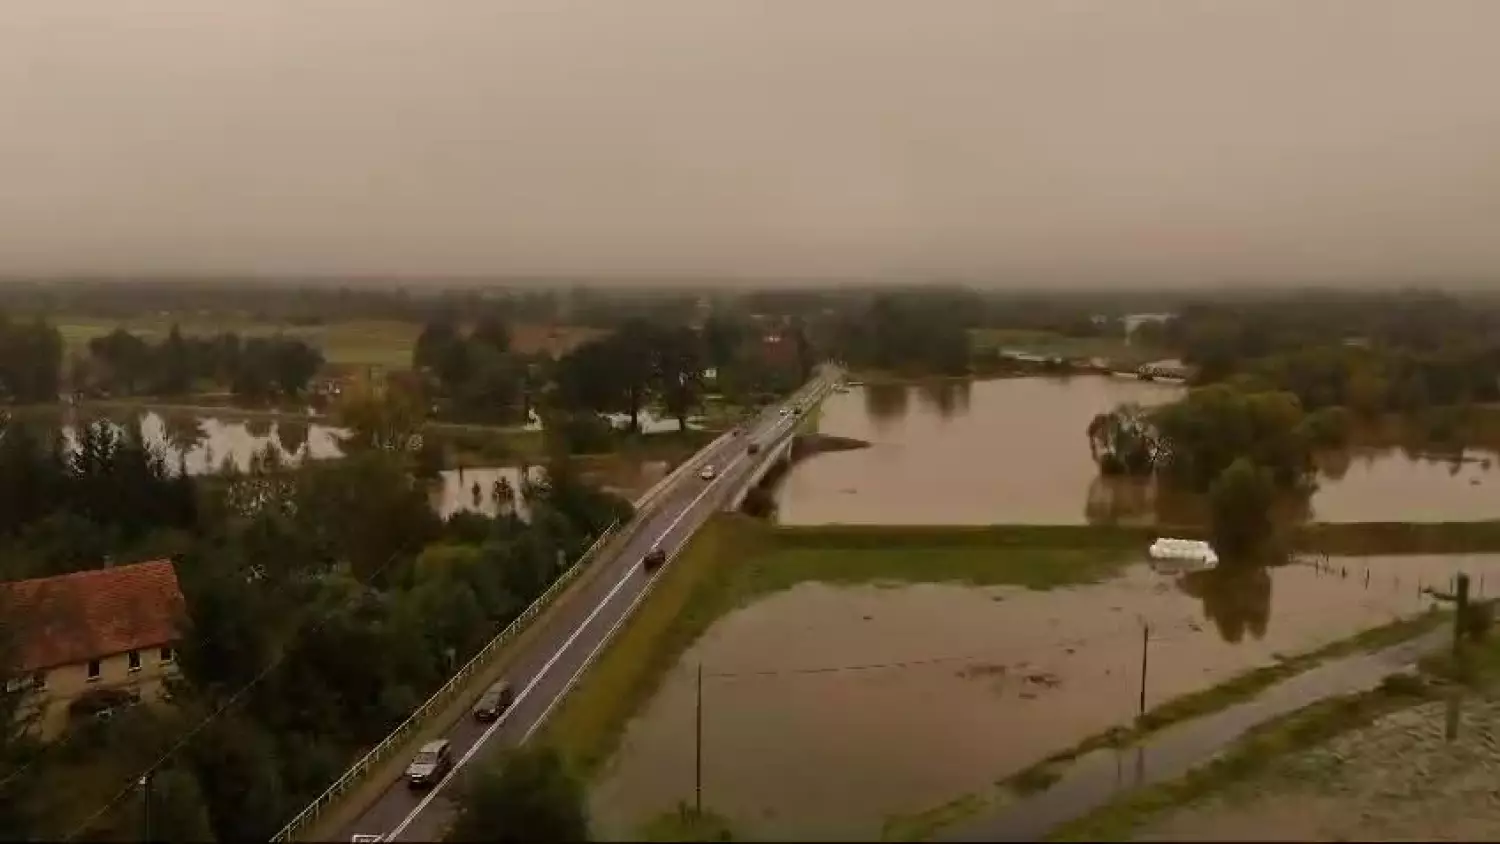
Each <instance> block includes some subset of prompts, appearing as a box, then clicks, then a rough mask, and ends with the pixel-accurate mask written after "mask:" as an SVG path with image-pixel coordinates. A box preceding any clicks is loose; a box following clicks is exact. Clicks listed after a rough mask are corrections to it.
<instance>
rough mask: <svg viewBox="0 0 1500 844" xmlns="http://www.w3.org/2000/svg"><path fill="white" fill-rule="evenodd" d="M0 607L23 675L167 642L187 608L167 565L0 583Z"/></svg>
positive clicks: (153, 563)
mask: <svg viewBox="0 0 1500 844" xmlns="http://www.w3.org/2000/svg"><path fill="white" fill-rule="evenodd" d="M0 602H3V606H4V615H5V616H6V618H5V619H4V621H5V622H6V626H8V627H13V628H15V629H17V630H18V631H19V634H20V635H19V641H18V642H17V644H18V650H19V653H18V654H17V656H18V657H19V660H18V661H19V664H18V665H17V666H16V668H18V669H19V670H20V671H23V672H27V671H37V670H40V669H43V668H53V667H56V666H59V665H72V664H76V663H80V662H87V661H88V660H91V659H100V658H103V657H106V656H110V655H113V654H118V653H125V652H126V651H133V650H141V649H145V648H153V647H160V646H162V645H167V644H170V643H172V642H174V641H176V640H177V637H178V624H179V620H180V619H181V618H182V612H183V608H184V606H185V603H184V600H183V597H182V590H181V588H180V587H179V586H178V583H177V572H176V570H175V569H174V568H173V567H172V562H171V561H170V560H153V561H151V562H146V563H135V564H133V565H125V566H114V567H111V568H103V569H93V570H90V571H80V572H74V573H72V574H64V575H58V576H56V577H43V578H38V579H36V580H20V581H13V582H10V583H0Z"/></svg>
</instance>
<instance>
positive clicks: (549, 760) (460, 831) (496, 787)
mask: <svg viewBox="0 0 1500 844" xmlns="http://www.w3.org/2000/svg"><path fill="white" fill-rule="evenodd" d="M585 801H586V795H585V793H584V789H583V785H582V783H580V782H579V781H578V779H577V778H576V777H574V776H573V775H572V774H571V773H570V772H569V771H568V770H567V768H566V766H565V764H564V762H563V759H562V757H561V756H560V755H559V754H558V753H557V751H556V750H555V749H553V748H551V747H550V746H548V745H546V744H532V745H527V746H522V747H521V748H519V749H517V750H513V751H511V752H509V753H508V754H506V755H505V756H504V757H502V758H500V759H499V760H497V761H496V762H494V763H491V764H489V765H486V766H484V767H482V768H480V769H479V770H478V771H476V772H475V775H474V777H473V778H472V779H471V780H470V782H469V784H468V787H467V788H466V789H465V791H464V794H463V796H462V797H461V798H460V801H459V807H458V817H457V818H456V819H455V820H454V823H453V827H452V828H451V829H450V831H449V833H448V839H447V840H449V841H476V842H477V841H492V842H502V844H509V842H515V844H522V842H526V844H545V842H576V841H588V840H589V823H588V811H587V803H586V802H585Z"/></svg>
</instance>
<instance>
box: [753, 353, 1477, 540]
mask: <svg viewBox="0 0 1500 844" xmlns="http://www.w3.org/2000/svg"><path fill="white" fill-rule="evenodd" d="M913 394H915V396H914V395H913ZM1179 395H1181V388H1180V387H1178V386H1175V385H1170V384H1162V383H1148V382H1142V381H1138V380H1135V379H1133V378H1112V377H1100V376H1090V375H1079V376H1074V377H1071V378H1048V377H1028V378H1005V379H995V380H988V381H973V382H969V381H933V382H930V383H924V384H921V385H916V386H909V385H902V384H871V385H868V386H865V387H856V388H854V389H852V390H851V391H850V392H848V393H844V394H834V395H832V396H830V397H829V398H828V399H827V400H826V401H825V402H824V404H823V408H822V412H821V415H820V417H819V429H820V430H821V431H822V432H823V433H827V434H833V435H836V436H845V437H852V438H855V439H860V440H866V441H868V442H870V443H871V447H870V448H867V449H861V450H859V451H850V452H841V453H831V454H821V455H817V456H815V457H813V458H810V459H808V460H805V461H802V462H800V463H799V464H798V465H797V466H795V467H793V468H792V469H791V471H789V472H788V473H787V474H786V477H785V478H784V479H783V480H782V481H781V483H780V485H779V487H778V489H777V492H776V498H777V504H778V517H779V519H780V520H781V521H782V522H785V523H788V524H830V523H834V524H838V523H842V524H994V523H1018V524H1111V523H1119V524H1190V523H1201V522H1202V521H1203V520H1204V517H1205V515H1206V514H1205V511H1204V504H1203V501H1202V500H1201V499H1199V498H1195V497H1193V496H1187V495H1183V494H1181V493H1167V492H1163V491H1161V490H1158V489H1157V488H1156V487H1155V486H1154V485H1152V484H1149V483H1142V482H1140V481H1138V480H1133V479H1128V478H1101V477H1100V476H1099V472H1098V467H1096V466H1095V465H1094V462H1093V460H1092V459H1091V458H1090V456H1089V450H1088V447H1087V440H1086V433H1085V432H1086V430H1087V427H1088V423H1089V420H1090V419H1092V418H1093V417H1094V415H1095V414H1097V413H1100V412H1102V411H1107V410H1109V409H1111V408H1113V407H1115V406H1116V405H1118V404H1121V403H1124V402H1136V403H1139V404H1142V405H1148V406H1149V405H1152V404H1159V403H1162V402H1165V401H1171V400H1173V399H1175V398H1176V397H1177V396H1179ZM1317 468H1318V476H1317V484H1318V488H1317V491H1316V492H1315V493H1314V494H1313V495H1312V497H1311V499H1310V500H1308V499H1307V498H1305V497H1303V498H1298V499H1297V500H1287V501H1285V502H1283V504H1282V510H1283V512H1282V513H1281V514H1280V515H1281V516H1282V517H1283V518H1287V519H1305V518H1313V519H1317V520H1319V521H1327V522H1359V521H1422V522H1436V521H1476V520H1483V519H1492V518H1496V517H1497V516H1500V497H1497V496H1496V495H1495V493H1494V489H1493V488H1494V486H1495V485H1496V484H1500V460H1497V459H1496V455H1495V454H1493V453H1491V452H1488V451H1483V450H1477V449H1468V450H1458V451H1452V452H1449V453H1444V454H1430V453H1425V452H1421V451H1420V450H1418V449H1417V448H1416V447H1414V446H1405V447H1393V448H1366V447H1361V448H1351V449H1348V450H1345V451H1341V452H1335V453H1326V454H1320V455H1318V457H1317Z"/></svg>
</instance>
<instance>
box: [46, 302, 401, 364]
mask: <svg viewBox="0 0 1500 844" xmlns="http://www.w3.org/2000/svg"><path fill="white" fill-rule="evenodd" d="M53 321H54V323H55V324H56V325H57V330H58V331H59V332H60V333H61V334H62V336H63V342H64V344H66V346H67V349H68V352H69V354H73V353H77V354H86V353H87V351H88V343H89V341H90V340H92V339H94V338H96V337H103V336H104V335H106V334H109V333H110V332H111V331H114V330H115V329H116V328H124V329H125V330H127V331H129V332H131V333H132V334H136V335H138V336H141V337H143V338H145V339H147V340H150V341H153V342H156V341H159V340H161V339H162V338H163V337H165V336H167V333H168V332H169V331H171V329H172V325H173V324H174V323H175V324H177V325H178V327H179V328H180V329H181V331H182V333H183V334H187V335H193V336H207V335H214V334H219V333H222V332H225V331H234V332H237V333H239V334H241V335H245V336H269V335H273V334H278V333H280V334H285V335H287V336H290V337H299V338H302V339H303V340H306V341H307V342H308V343H310V344H312V345H314V346H316V347H318V348H319V349H320V350H322V352H323V356H324V358H326V359H327V361H328V363H330V364H334V365H341V366H379V367H383V368H386V369H405V368H407V367H409V366H411V353H412V348H413V347H414V346H415V345H416V342H417V335H418V334H419V333H420V332H421V330H422V327H421V326H420V325H418V324H416V323H413V322H396V321H389V320H351V321H348V322H332V323H327V324H324V325H289V324H278V323H272V322H262V321H258V320H253V319H249V318H236V317H232V316H196V315H191V314H179V315H170V314H169V315H161V316H151V317H136V318H132V319H127V320H107V319H94V318H91V317H82V316H76V315H68V314H63V315H60V316H58V317H55V318H54V320H53Z"/></svg>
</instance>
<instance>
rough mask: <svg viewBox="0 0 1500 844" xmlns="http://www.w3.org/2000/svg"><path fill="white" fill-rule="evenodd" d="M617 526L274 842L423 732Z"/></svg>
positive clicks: (289, 836)
mask: <svg viewBox="0 0 1500 844" xmlns="http://www.w3.org/2000/svg"><path fill="white" fill-rule="evenodd" d="M618 527H619V522H615V523H614V524H611V525H610V526H609V527H607V528H605V529H604V532H603V533H601V534H599V538H598V539H595V540H594V542H593V544H592V545H590V546H589V547H588V549H587V550H586V551H584V552H583V554H581V555H580V556H579V557H578V561H577V562H575V563H573V565H571V566H569V567H568V568H567V570H566V571H564V572H563V573H562V574H560V575H558V576H557V579H556V580H554V581H552V585H551V586H548V587H547V591H545V592H543V593H542V594H541V596H540V597H538V598H537V599H536V600H535V601H532V602H531V606H528V607H527V608H526V609H524V610H522V611H521V614H520V615H518V616H516V617H515V618H514V619H512V620H511V622H510V624H507V625H506V626H505V629H504V630H502V631H500V632H499V633H498V634H496V635H495V637H494V638H492V639H490V640H489V642H487V643H485V646H484V647H482V648H480V649H479V653H476V654H475V655H474V656H473V657H472V658H471V659H470V660H469V661H468V662H466V663H464V665H463V667H462V668H460V669H458V671H457V672H456V673H454V675H453V676H452V677H450V678H448V682H446V683H444V684H443V686H442V688H440V689H438V690H437V691H436V692H433V693H432V696H431V697H429V698H428V699H427V700H426V701H425V702H423V704H422V705H421V706H418V707H417V708H416V709H414V710H412V713H411V715H409V716H407V718H406V720H405V721H402V722H401V724H400V726H398V727H396V729H395V730H393V731H391V734H390V735H388V736H386V737H385V738H384V739H382V740H381V742H380V743H379V744H377V745H375V746H374V747H372V748H370V751H369V752H368V753H366V754H365V755H364V756H363V757H361V758H360V760H359V761H358V762H355V763H354V764H353V765H352V766H350V767H349V770H347V771H345V772H344V773H343V775H342V776H340V777H339V778H338V779H337V780H334V783H333V785H330V786H329V787H328V788H327V790H325V791H324V792H323V793H322V794H320V795H318V798H317V799H316V800H314V801H313V802H312V803H310V804H308V806H307V808H305V809H303V810H302V812H301V813H299V814H298V815H297V816H296V817H294V818H292V819H291V820H290V821H288V822H287V824H286V826H284V827H282V828H281V831H280V832H278V833H276V834H275V835H274V836H272V838H271V841H272V842H284V841H291V840H293V836H295V835H296V834H297V832H298V831H300V830H301V829H302V828H303V827H304V826H306V825H307V824H309V823H311V822H312V821H314V820H316V819H317V817H318V815H320V814H322V813H323V811H324V810H325V809H327V808H328V807H329V806H330V805H332V804H333V802H334V800H336V799H337V798H338V797H339V796H340V795H342V794H343V793H344V792H346V791H348V790H349V789H350V788H351V787H353V786H355V785H357V784H358V783H359V782H360V780H362V779H364V776H365V774H366V773H368V772H369V770H370V769H371V768H373V767H375V766H376V765H378V764H380V763H381V762H383V761H384V760H385V759H386V757H388V756H390V754H391V752H392V751H394V750H396V749H399V748H400V747H402V745H403V743H404V742H405V740H406V738H407V737H408V736H409V735H411V733H413V732H415V731H416V730H418V729H420V728H421V727H422V726H423V724H424V722H425V721H426V720H427V719H428V717H430V716H431V715H432V714H433V713H434V712H437V711H439V710H440V709H441V708H442V707H443V706H444V705H445V704H447V703H448V702H449V701H450V700H451V699H452V698H453V696H454V695H455V694H457V693H458V691H459V690H460V689H462V688H463V687H464V684H465V683H466V682H467V681H468V679H469V678H470V677H472V676H473V675H474V674H475V673H476V672H478V671H479V670H481V669H483V668H484V667H485V666H486V665H487V664H488V662H489V661H490V659H491V658H492V657H494V656H495V654H496V653H497V652H498V651H499V650H500V648H501V647H503V646H504V645H505V644H506V643H507V642H509V641H510V640H511V639H514V638H515V637H516V636H517V635H518V634H520V632H521V631H522V630H525V629H526V627H527V625H529V624H530V623H531V620H532V619H534V618H536V617H537V615H539V614H540V613H541V612H542V611H543V610H545V609H546V608H547V607H548V606H549V605H550V604H551V603H552V602H553V601H554V600H556V599H557V596H558V595H560V594H562V591H563V590H564V589H565V588H567V586H568V584H569V583H571V582H572V581H573V580H574V578H576V577H577V576H578V574H579V572H581V571H582V570H583V569H584V568H585V567H586V566H587V565H588V564H589V562H591V561H592V560H593V557H594V554H595V553H597V552H598V550H599V549H600V548H602V547H604V544H605V543H606V542H608V541H609V540H610V539H611V538H613V537H614V536H615V534H616V533H617V532H618Z"/></svg>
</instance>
